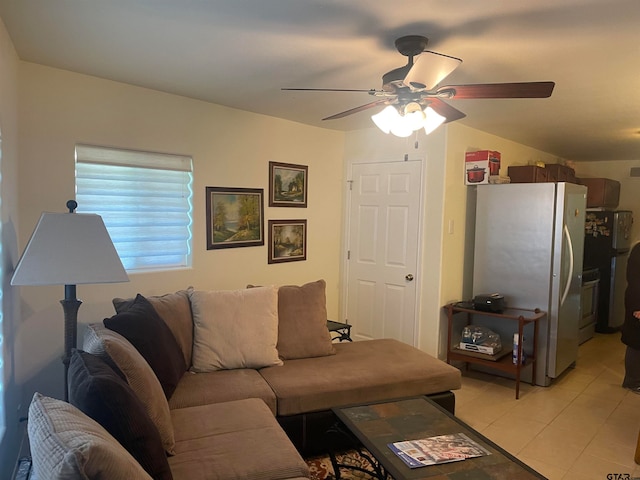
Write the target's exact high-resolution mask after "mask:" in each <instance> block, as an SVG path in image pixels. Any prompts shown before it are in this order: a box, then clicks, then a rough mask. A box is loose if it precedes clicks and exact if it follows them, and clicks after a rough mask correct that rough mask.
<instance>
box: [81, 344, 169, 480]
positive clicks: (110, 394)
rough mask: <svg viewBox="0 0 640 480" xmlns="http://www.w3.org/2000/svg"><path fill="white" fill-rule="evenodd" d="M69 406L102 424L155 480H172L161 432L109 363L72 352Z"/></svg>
mask: <svg viewBox="0 0 640 480" xmlns="http://www.w3.org/2000/svg"><path fill="white" fill-rule="evenodd" d="M69 403H70V404H71V405H73V406H74V407H77V408H78V409H80V410H81V411H82V412H83V413H85V414H86V415H88V416H89V417H91V418H92V419H94V420H95V421H96V422H98V423H99V424H100V425H102V426H103V427H104V428H105V430H107V431H108V432H109V433H110V434H111V435H112V436H113V437H114V438H115V439H116V440H117V441H118V442H120V445H122V446H123V447H124V448H126V449H127V451H128V452H129V453H130V454H131V455H132V456H133V458H135V459H136V460H137V461H138V463H140V465H141V466H142V468H144V469H145V470H146V472H147V473H148V474H149V475H151V476H152V477H153V478H154V479H162V480H170V479H171V478H172V476H171V470H170V469H169V462H167V456H166V454H165V451H164V448H163V446H162V440H161V439H160V434H159V433H158V429H157V428H156V426H155V425H154V424H153V422H152V421H151V419H150V418H149V415H147V412H146V411H145V408H144V405H143V404H142V402H141V401H140V399H139V398H138V397H137V396H136V394H135V393H134V392H133V390H132V389H131V387H129V385H128V384H127V383H126V381H124V380H123V379H122V378H120V377H119V376H118V374H117V373H116V372H114V370H113V369H112V368H111V367H110V366H109V365H108V364H107V363H106V362H104V361H103V360H101V359H100V358H99V357H97V356H95V355H91V354H90V353H87V352H83V351H81V350H75V351H74V352H73V354H72V355H71V361H70V363H69Z"/></svg>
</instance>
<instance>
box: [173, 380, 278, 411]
mask: <svg viewBox="0 0 640 480" xmlns="http://www.w3.org/2000/svg"><path fill="white" fill-rule="evenodd" d="M243 398H260V399H261V400H263V401H264V402H265V403H266V404H267V406H268V407H269V409H270V410H271V411H272V412H273V415H275V414H276V396H275V394H274V393H273V390H271V387H269V384H268V383H267V382H266V380H265V379H264V378H262V376H261V375H260V374H259V373H258V372H257V370H253V369H251V368H235V369H233V370H218V371H215V372H202V373H193V372H187V373H186V374H185V375H184V376H183V377H182V380H180V383H179V384H178V388H176V391H175V392H174V393H173V395H172V396H171V398H170V399H169V408H170V409H174V408H184V407H194V406H197V405H208V404H210V403H221V402H228V401H231V400H240V399H243Z"/></svg>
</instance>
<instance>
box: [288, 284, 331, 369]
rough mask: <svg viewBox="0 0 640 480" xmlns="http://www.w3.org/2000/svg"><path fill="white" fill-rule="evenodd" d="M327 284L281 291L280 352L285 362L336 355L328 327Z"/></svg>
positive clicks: (291, 286) (309, 285) (294, 287)
mask: <svg viewBox="0 0 640 480" xmlns="http://www.w3.org/2000/svg"><path fill="white" fill-rule="evenodd" d="M325 290H326V282H325V281H324V280H318V281H316V282H310V283H306V284H304V285H302V286H294V285H285V286H282V287H280V289H279V290H278V345H277V348H278V353H279V354H280V358H282V359H284V360H293V359H294V358H309V357H322V356H325V355H333V354H335V348H334V346H333V343H332V342H331V334H330V333H329V329H328V328H327V298H326V293H325Z"/></svg>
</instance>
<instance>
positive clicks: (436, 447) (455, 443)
mask: <svg viewBox="0 0 640 480" xmlns="http://www.w3.org/2000/svg"><path fill="white" fill-rule="evenodd" d="M388 446H389V448H390V449H391V450H392V451H393V453H395V454H396V455H397V456H398V457H400V458H401V459H402V461H403V462H404V463H406V464H407V466H409V467H410V468H417V467H424V466H427V465H436V464H439V463H449V462H458V461H460V460H465V459H467V458H473V457H481V456H483V455H491V452H490V451H488V450H487V449H486V448H484V447H483V446H481V445H480V444H478V443H477V442H474V441H473V440H471V439H470V438H469V437H467V436H466V435H465V434H464V433H452V434H450V435H438V436H436V437H428V438H421V439H418V440H408V441H404V442H395V443H390V444H389V445H388Z"/></svg>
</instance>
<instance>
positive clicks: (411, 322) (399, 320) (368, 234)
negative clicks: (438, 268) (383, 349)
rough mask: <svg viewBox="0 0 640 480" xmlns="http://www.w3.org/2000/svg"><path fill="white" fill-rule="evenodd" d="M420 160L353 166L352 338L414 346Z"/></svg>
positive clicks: (349, 280)
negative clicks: (382, 339)
mask: <svg viewBox="0 0 640 480" xmlns="http://www.w3.org/2000/svg"><path fill="white" fill-rule="evenodd" d="M421 178H422V163H421V162H420V161H406V162H389V163H367V164H354V165H353V169H352V186H351V190H350V194H351V195H350V206H349V241H348V249H349V255H348V260H347V268H348V274H347V292H346V305H347V312H346V318H347V321H348V322H349V323H350V324H351V325H353V328H352V331H353V337H354V339H359V340H365V339H373V338H395V339H397V340H400V341H402V342H405V343H407V344H409V345H416V338H417V335H416V334H417V321H416V312H417V308H416V291H417V285H418V283H419V282H418V280H419V279H417V273H418V245H419V239H418V232H419V231H420V198H421V189H422V180H421Z"/></svg>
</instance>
